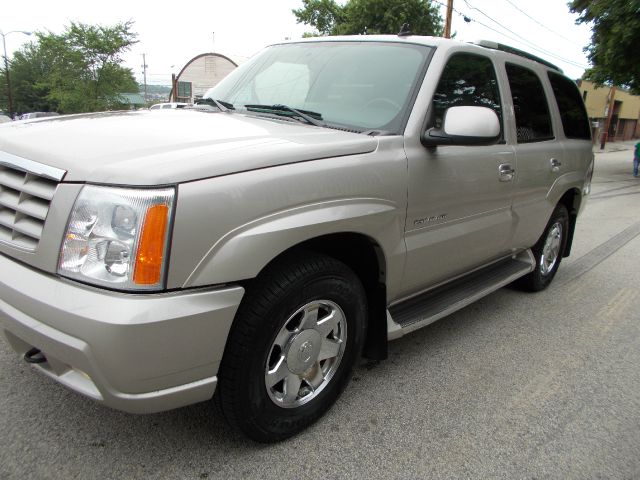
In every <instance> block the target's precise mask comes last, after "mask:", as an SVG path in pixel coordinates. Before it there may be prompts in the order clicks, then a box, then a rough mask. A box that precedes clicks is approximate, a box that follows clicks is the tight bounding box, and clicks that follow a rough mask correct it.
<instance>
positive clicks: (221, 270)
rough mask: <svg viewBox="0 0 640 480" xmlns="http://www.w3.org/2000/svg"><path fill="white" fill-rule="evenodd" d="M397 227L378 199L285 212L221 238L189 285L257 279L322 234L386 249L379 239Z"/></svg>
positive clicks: (390, 208)
mask: <svg viewBox="0 0 640 480" xmlns="http://www.w3.org/2000/svg"><path fill="white" fill-rule="evenodd" d="M398 222H399V215H398V209H397V206H396V205H395V204H394V203H393V202H390V201H387V200H380V199H375V198H354V199H344V200H332V201H326V202H322V203H317V204H312V205H305V206H302V207H297V208H293V209H288V210H284V211H281V212H278V213H275V214H271V215H268V216H265V217H262V218H259V219H256V220H254V221H251V222H249V223H246V224H244V225H241V226H239V227H237V228H235V229H234V230H232V231H230V232H229V233H228V234H226V235H224V236H223V237H222V238H220V239H219V240H218V241H217V242H216V243H215V244H214V245H213V246H212V247H211V249H210V250H209V251H208V252H207V254H206V255H205V257H204V258H203V259H202V261H201V262H200V263H199V264H198V266H197V267H196V268H195V270H194V271H193V272H192V274H191V275H190V276H189V277H188V278H187V280H186V282H185V285H184V286H185V287H192V286H198V285H212V284H218V283H225V282H228V281H231V280H234V281H235V280H242V279H247V278H254V277H255V276H256V275H258V273H259V272H260V271H261V270H262V269H263V268H264V267H265V266H266V265H267V264H268V263H269V262H270V261H271V260H272V259H274V258H275V257H277V256H278V255H279V254H280V253H282V252H284V251H285V250H287V249H289V248H291V247H293V246H295V245H297V244H300V243H302V242H304V241H306V240H310V239H313V238H316V237H319V236H322V235H327V234H332V233H346V232H349V233H360V234H363V235H367V236H369V237H371V238H373V239H374V240H376V241H379V243H381V244H384V243H385V242H384V239H380V236H384V232H392V231H397V230H398V229H399V228H401V227H400V225H399V224H398ZM380 240H382V241H380ZM383 249H384V247H383Z"/></svg>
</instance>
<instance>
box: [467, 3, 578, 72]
mask: <svg viewBox="0 0 640 480" xmlns="http://www.w3.org/2000/svg"><path fill="white" fill-rule="evenodd" d="M464 3H465V4H466V5H467V7H468V8H469V9H471V10H476V11H478V12H479V13H480V14H482V15H484V16H485V17H487V18H488V19H489V20H491V21H492V22H493V23H495V24H496V25H498V26H499V27H500V28H503V29H504V30H506V31H507V32H509V33H511V34H513V35H515V36H516V37H517V38H519V39H520V40H516V39H515V38H513V37H510V36H509V35H507V34H505V33H504V32H499V31H498V30H495V29H494V28H491V27H489V26H488V25H486V24H484V23H482V22H480V21H478V20H474V19H471V21H473V22H476V23H478V24H479V25H482V26H483V27H485V28H488V29H489V30H492V31H494V32H496V33H499V34H500V35H504V36H505V37H507V38H509V39H511V40H514V41H516V42H521V43H524V44H525V45H527V46H528V47H529V48H531V49H533V50H535V51H537V52H539V53H542V54H544V55H547V56H549V57H552V58H555V59H557V60H560V61H562V62H564V63H567V64H569V65H573V66H574V67H579V68H588V67H587V66H586V65H582V64H579V63H576V62H574V61H572V60H569V59H566V58H564V57H561V56H559V55H556V54H555V53H552V52H550V51H548V50H545V49H543V48H540V47H538V46H536V45H535V44H533V43H531V42H530V41H529V40H527V39H526V38H524V37H523V36H521V35H519V34H518V33H516V32H514V31H513V30H510V29H508V28H507V27H505V26H504V25H502V24H501V23H500V22H498V21H497V20H494V19H493V18H491V17H490V16H489V15H487V14H486V13H484V12H483V11H482V10H480V9H479V8H476V7H474V6H473V5H471V4H470V3H469V2H468V1H467V0H464Z"/></svg>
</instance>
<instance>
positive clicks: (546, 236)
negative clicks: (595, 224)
mask: <svg viewBox="0 0 640 480" xmlns="http://www.w3.org/2000/svg"><path fill="white" fill-rule="evenodd" d="M568 231H569V213H568V212H567V207H565V206H564V205H563V204H561V203H559V204H558V205H556V208H555V209H554V210H553V213H552V214H551V218H550V219H549V222H548V223H547V226H546V228H545V229H544V233H543V234H542V236H541V237H540V239H539V240H538V242H537V243H536V244H535V245H534V246H533V248H531V251H532V252H533V256H534V257H535V259H536V267H535V270H533V271H532V272H531V273H529V274H527V275H525V276H524V277H522V278H521V279H520V280H518V282H517V285H518V286H519V287H521V288H522V289H524V290H527V291H530V292H539V291H541V290H544V289H545V288H547V287H548V286H549V284H550V283H551V281H552V280H553V277H554V276H555V275H556V272H557V271H558V268H559V267H560V261H561V260H562V253H563V252H564V248H565V245H566V243H567V233H568Z"/></svg>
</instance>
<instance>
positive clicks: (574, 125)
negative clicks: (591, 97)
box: [549, 72, 591, 140]
mask: <svg viewBox="0 0 640 480" xmlns="http://www.w3.org/2000/svg"><path fill="white" fill-rule="evenodd" d="M549 81H550V82H551V88H552V89H553V95H554V96H555V97H556V102H557V103H558V109H559V110H560V119H561V120H562V128H563V129H564V134H565V136H566V137H567V138H584V139H587V140H590V139H591V130H590V129H589V118H588V117H587V111H586V110H585V108H584V103H583V102H582V98H580V91H579V90H578V87H577V85H576V84H575V83H573V82H572V81H571V80H569V79H568V78H566V77H563V76H562V75H558V74H557V73H553V72H549ZM585 93H587V92H585ZM585 96H586V95H585Z"/></svg>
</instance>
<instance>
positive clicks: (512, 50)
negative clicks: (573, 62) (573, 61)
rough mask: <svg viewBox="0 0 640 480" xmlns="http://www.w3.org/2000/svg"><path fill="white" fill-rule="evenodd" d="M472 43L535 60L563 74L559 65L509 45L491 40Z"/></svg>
mask: <svg viewBox="0 0 640 480" xmlns="http://www.w3.org/2000/svg"><path fill="white" fill-rule="evenodd" d="M471 43H472V44H474V45H478V46H480V47H485V48H491V49H493V50H500V51H501V52H507V53H513V54H514V55H518V56H520V57H524V58H528V59H529V60H533V61H534V62H538V63H541V64H542V65H546V66H547V67H549V68H553V69H554V70H557V71H559V72H560V73H563V71H562V69H561V68H560V67H558V66H557V65H554V64H553V63H551V62H547V61H546V60H543V59H542V58H540V57H536V56H535V55H532V54H530V53H528V52H525V51H524V50H520V49H518V48H513V47H510V46H509V45H505V44H503V43H498V42H491V41H489V40H479V41H477V42H471Z"/></svg>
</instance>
